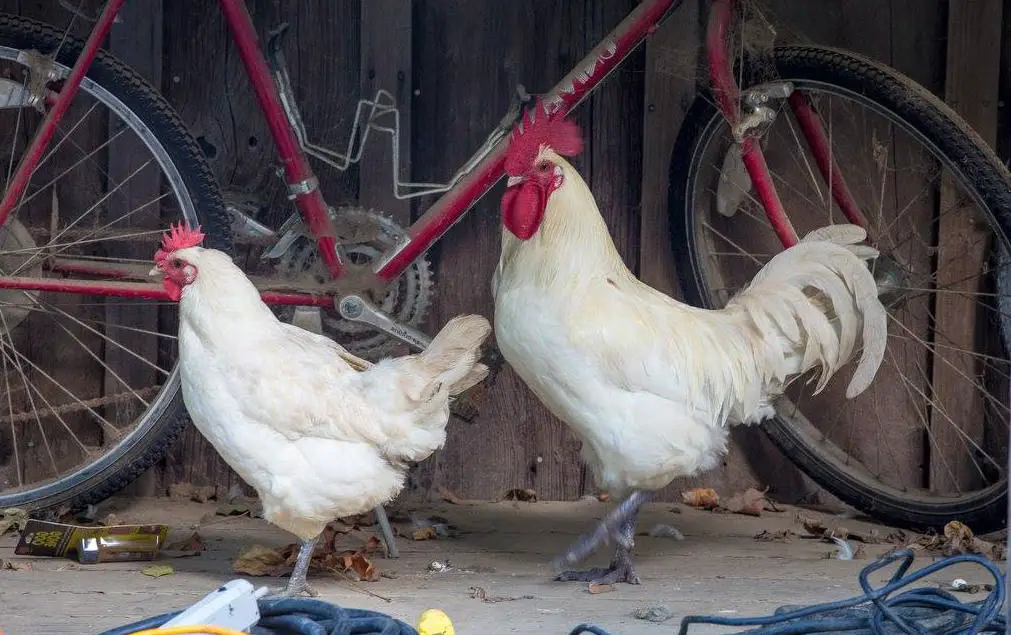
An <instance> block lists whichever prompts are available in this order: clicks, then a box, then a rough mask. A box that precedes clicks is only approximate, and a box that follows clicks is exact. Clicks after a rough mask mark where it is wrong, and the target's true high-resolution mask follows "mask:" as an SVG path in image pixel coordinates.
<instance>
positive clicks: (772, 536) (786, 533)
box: [753, 529, 797, 542]
mask: <svg viewBox="0 0 1011 635" xmlns="http://www.w3.org/2000/svg"><path fill="white" fill-rule="evenodd" d="M796 537H797V532H795V531H792V530H790V529H780V530H779V531H769V530H767V529H763V530H762V531H760V532H758V533H757V534H755V535H754V536H753V538H754V539H755V540H757V541H759V542H790V541H791V540H792V539H794V538H796Z"/></svg>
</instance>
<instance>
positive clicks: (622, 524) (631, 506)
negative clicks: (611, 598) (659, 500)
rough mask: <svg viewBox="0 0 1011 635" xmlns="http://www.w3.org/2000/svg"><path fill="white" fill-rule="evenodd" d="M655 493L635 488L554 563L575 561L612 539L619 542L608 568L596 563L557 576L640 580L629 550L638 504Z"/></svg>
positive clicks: (594, 581)
mask: <svg viewBox="0 0 1011 635" xmlns="http://www.w3.org/2000/svg"><path fill="white" fill-rule="evenodd" d="M652 497H653V493H652V492H639V491H636V492H632V493H631V494H629V496H628V497H627V498H625V500H623V501H621V502H620V503H618V505H617V506H615V508H614V509H612V510H611V511H610V512H608V513H607V514H606V515H605V516H604V517H603V518H602V519H601V521H600V524H598V525H597V528H596V529H595V530H594V531H593V532H592V533H589V534H585V535H583V536H581V537H580V538H579V540H577V541H576V542H575V544H573V545H572V546H571V547H569V548H568V550H566V552H565V553H563V554H562V555H561V556H559V557H558V558H556V559H555V563H554V564H555V567H556V568H561V566H562V565H571V564H575V563H577V562H579V561H581V560H583V559H584V558H586V557H587V556H588V555H590V554H591V553H593V552H594V551H595V550H596V549H597V548H598V547H599V546H600V545H601V543H606V542H608V541H609V539H613V540H614V541H615V543H617V547H616V548H615V551H614V558H612V560H611V564H610V566H609V567H608V568H606V569H605V568H602V567H594V568H592V569H588V570H585V571H562V572H561V573H559V574H558V576H557V577H555V580H558V581H562V582H590V583H591V584H615V583H617V582H627V583H629V584H639V576H638V575H637V574H636V572H635V568H634V567H633V566H632V559H631V557H630V554H631V552H632V547H633V546H634V545H635V523H636V519H637V518H638V515H639V507H640V506H641V505H642V504H643V503H646V502H648V501H649V499H650V498H652Z"/></svg>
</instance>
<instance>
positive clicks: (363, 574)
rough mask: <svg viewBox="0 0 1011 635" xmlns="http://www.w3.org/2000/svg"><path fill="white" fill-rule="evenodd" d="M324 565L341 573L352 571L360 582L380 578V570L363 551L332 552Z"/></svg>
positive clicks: (373, 580)
mask: <svg viewBox="0 0 1011 635" xmlns="http://www.w3.org/2000/svg"><path fill="white" fill-rule="evenodd" d="M324 566H325V567H326V568H328V569H331V570H333V571H337V572H339V573H351V574H354V575H356V576H357V578H358V581H359V582H375V581H377V580H379V577H380V576H379V570H378V569H377V568H376V565H374V564H372V561H371V560H369V559H368V558H366V557H365V554H364V553H362V552H361V551H344V552H341V553H339V554H330V555H328V556H327V557H326V558H325V560H324Z"/></svg>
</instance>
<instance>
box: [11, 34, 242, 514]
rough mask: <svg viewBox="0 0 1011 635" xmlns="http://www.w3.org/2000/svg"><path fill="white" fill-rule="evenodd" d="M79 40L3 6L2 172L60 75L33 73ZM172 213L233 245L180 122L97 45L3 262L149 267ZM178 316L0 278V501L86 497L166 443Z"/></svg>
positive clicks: (128, 476)
mask: <svg viewBox="0 0 1011 635" xmlns="http://www.w3.org/2000/svg"><path fill="white" fill-rule="evenodd" d="M81 49H82V44H81V42H79V41H76V40H74V39H71V38H65V37H64V34H63V33H62V32H59V31H57V30H56V29H54V28H52V27H50V26H48V25H45V24H41V23H38V22H34V21H30V20H26V19H23V18H18V17H14V16H0V95H2V96H3V97H2V98H0V102H2V104H0V119H2V123H0V130H2V132H0V158H2V161H3V163H2V164H0V166H2V165H3V164H6V167H5V168H4V169H5V171H4V174H5V176H6V180H9V179H10V175H11V173H12V171H13V169H14V166H16V164H17V161H18V160H19V159H20V157H21V155H22V153H23V152H24V150H25V149H26V147H27V145H28V143H30V141H31V139H32V138H33V136H34V131H35V130H36V129H37V128H38V126H39V124H40V123H41V121H42V118H43V112H44V111H45V108H46V104H47V103H51V100H52V97H53V94H54V93H55V92H58V91H59V89H60V80H59V79H57V80H56V81H53V82H48V84H47V83H46V82H45V81H42V82H32V81H30V80H31V79H33V78H35V79H40V78H44V77H54V76H55V77H57V78H61V77H65V76H66V73H67V72H68V71H69V68H70V66H71V65H72V64H73V62H74V60H75V59H76V58H77V56H78V54H79V52H80V51H81ZM50 65H51V66H50ZM47 67H48V68H47ZM61 72H62V73H64V74H63V75H60V74H59V73H61ZM52 73H55V75H54V74H52ZM33 90H34V91H37V92H34V93H33V92H32V91H33ZM33 98H37V99H33ZM6 180H5V182H6ZM182 219H187V220H189V221H190V222H193V223H200V224H201V225H202V227H203V230H204V232H205V233H206V235H207V238H206V242H205V244H206V245H207V246H209V247H215V248H218V249H223V250H226V251H228V250H230V249H231V240H230V236H229V233H228V224H227V219H226V216H225V211H224V206H223V203H222V199H221V194H220V191H219V189H218V186H217V184H216V182H215V180H214V177H213V175H212V174H211V172H210V170H209V168H208V166H207V163H206V162H205V160H204V158H203V157H202V156H201V153H200V151H199V149H198V147H197V145H196V143H195V142H194V140H193V139H192V137H191V136H190V134H189V133H188V132H187V131H186V128H185V127H184V125H183V123H182V121H181V120H180V119H179V117H178V116H177V115H176V114H175V113H174V112H173V110H172V109H171V107H170V106H169V105H168V103H166V101H165V100H164V99H163V98H162V97H160V96H159V95H158V93H157V92H156V91H155V90H154V89H153V88H152V87H151V86H150V85H149V84H147V83H146V82H145V81H144V80H143V79H142V78H141V77H140V76H138V75H137V74H136V73H134V72H133V71H131V70H130V69H129V68H127V67H126V66H124V65H123V64H122V63H121V62H119V61H117V60H115V59H114V58H112V57H111V56H109V55H107V54H104V53H99V55H98V57H97V58H96V59H95V61H94V63H93V64H92V66H91V68H90V70H89V72H88V74H87V77H86V79H85V80H84V83H83V84H82V86H81V88H80V90H79V93H78V95H77V96H75V99H74V102H73V103H72V104H71V106H70V109H69V110H68V112H67V113H66V115H65V116H64V118H63V120H62V122H61V123H60V125H59V127H58V129H57V132H56V135H55V136H54V138H53V140H52V141H51V143H50V144H49V147H48V148H47V150H46V153H45V154H44V155H43V159H42V162H41V163H40V165H39V166H38V168H37V169H36V170H35V172H34V173H33V175H32V178H31V182H30V183H29V185H28V188H27V189H26V191H25V193H24V195H23V196H22V199H21V201H20V202H19V204H18V206H17V207H16V208H15V210H14V211H13V212H12V214H11V216H10V217H9V219H8V221H7V222H6V223H5V224H4V225H3V227H0V275H19V276H33V277H38V278H53V277H66V276H72V277H73V278H75V279H102V278H104V279H109V278H110V277H116V278H119V279H123V280H147V279H148V278H147V271H148V270H150V268H151V258H152V256H153V253H154V251H155V249H156V248H157V244H158V240H159V237H160V233H161V232H162V231H164V229H165V228H166V227H167V226H168V224H169V223H170V222H174V221H178V220H182ZM175 324H176V308H175V305H174V304H173V303H168V302H165V303H157V302H149V301H143V300H132V299H127V298H103V297H98V296H87V295H77V294H68V293H54V292H39V291H14V290H0V374H2V375H3V379H2V381H0V508H5V507H22V508H28V509H39V508H45V507H51V506H56V505H61V504H66V505H70V506H72V507H74V506H79V505H84V504H87V503H91V502H97V501H99V500H101V499H103V498H105V497H107V496H109V495H110V494H112V493H114V492H115V491H117V490H118V489H120V488H122V487H123V486H125V485H126V484H128V483H129V482H130V481H132V480H133V479H135V478H136V477H137V476H138V475H139V474H140V473H141V472H142V471H143V470H144V469H146V468H147V467H149V466H150V465H151V464H152V463H154V462H155V461H157V460H158V459H159V458H160V457H161V456H162V455H163V453H164V452H165V450H166V449H167V447H168V446H169V444H171V442H172V441H173V440H174V439H175V438H176V437H177V436H178V435H179V433H180V431H181V430H182V428H183V426H184V425H185V424H186V421H187V420H186V419H185V415H184V411H185V409H184V408H183V407H182V400H181V396H180V391H179V382H178V378H177V374H176V371H175V360H176V346H175V332H176V326H175Z"/></svg>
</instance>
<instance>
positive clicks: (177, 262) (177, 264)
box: [172, 258, 183, 269]
mask: <svg viewBox="0 0 1011 635" xmlns="http://www.w3.org/2000/svg"><path fill="white" fill-rule="evenodd" d="M182 266H183V261H182V260H179V259H178V258H176V259H175V260H173V261H172V267H173V268H175V269H179V268H180V267H182Z"/></svg>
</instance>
